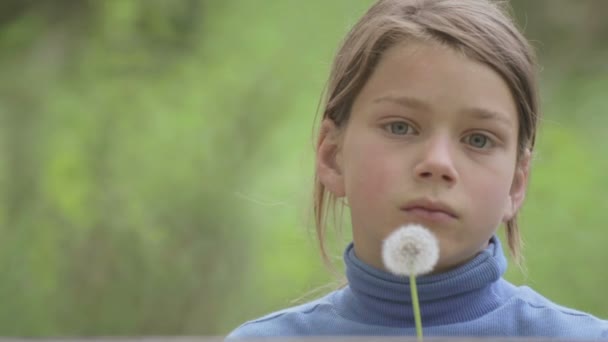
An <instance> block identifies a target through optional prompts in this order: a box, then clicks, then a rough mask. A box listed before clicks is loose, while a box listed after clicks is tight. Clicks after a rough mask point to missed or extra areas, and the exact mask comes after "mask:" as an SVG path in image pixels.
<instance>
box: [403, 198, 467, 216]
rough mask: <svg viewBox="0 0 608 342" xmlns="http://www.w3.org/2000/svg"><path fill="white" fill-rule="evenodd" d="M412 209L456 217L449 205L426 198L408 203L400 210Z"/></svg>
mask: <svg viewBox="0 0 608 342" xmlns="http://www.w3.org/2000/svg"><path fill="white" fill-rule="evenodd" d="M412 209H424V210H428V211H439V212H443V213H445V214H448V215H450V216H452V217H455V218H456V217H458V215H456V212H455V211H454V209H452V208H451V207H450V206H449V205H447V204H445V203H443V202H441V201H437V200H432V199H428V198H423V199H416V200H413V201H410V202H408V203H407V204H406V205H404V206H403V207H401V210H412Z"/></svg>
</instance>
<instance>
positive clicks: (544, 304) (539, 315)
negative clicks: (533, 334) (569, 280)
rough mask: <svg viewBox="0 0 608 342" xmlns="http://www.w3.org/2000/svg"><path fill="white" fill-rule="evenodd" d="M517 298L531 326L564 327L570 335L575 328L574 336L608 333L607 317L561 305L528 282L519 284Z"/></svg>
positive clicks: (520, 312)
mask: <svg viewBox="0 0 608 342" xmlns="http://www.w3.org/2000/svg"><path fill="white" fill-rule="evenodd" d="M516 300H517V301H518V302H519V303H520V310H519V317H520V322H522V324H524V325H528V328H529V329H534V326H542V327H543V329H547V328H549V329H553V330H554V331H563V332H564V333H563V334H561V335H562V336H566V337H567V336H568V335H569V334H570V333H573V334H574V332H577V333H576V334H574V335H575V336H573V337H578V338H580V337H585V338H598V337H602V338H605V337H608V321H607V320H604V319H600V318H598V317H596V316H594V315H592V314H589V313H586V312H583V311H580V310H576V309H573V308H569V307H566V306H562V305H559V304H557V303H555V302H553V301H551V300H549V299H548V298H546V297H544V296H543V295H541V294H539V293H538V292H536V291H534V290H533V289H531V288H529V287H527V286H521V287H519V288H518V291H517V295H516ZM539 322H542V323H541V324H538V323H539Z"/></svg>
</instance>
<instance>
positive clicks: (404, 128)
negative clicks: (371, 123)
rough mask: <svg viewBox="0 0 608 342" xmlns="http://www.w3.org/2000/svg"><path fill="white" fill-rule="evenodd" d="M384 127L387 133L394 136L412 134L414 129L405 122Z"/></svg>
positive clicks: (397, 122) (392, 123)
mask: <svg viewBox="0 0 608 342" xmlns="http://www.w3.org/2000/svg"><path fill="white" fill-rule="evenodd" d="M384 127H385V129H386V130H387V131H389V132H390V133H392V134H395V135H406V134H413V133H414V128H413V127H412V126H411V125H410V124H408V123H407V122H403V121H396V122H391V123H388V124H386V125H385V126H384Z"/></svg>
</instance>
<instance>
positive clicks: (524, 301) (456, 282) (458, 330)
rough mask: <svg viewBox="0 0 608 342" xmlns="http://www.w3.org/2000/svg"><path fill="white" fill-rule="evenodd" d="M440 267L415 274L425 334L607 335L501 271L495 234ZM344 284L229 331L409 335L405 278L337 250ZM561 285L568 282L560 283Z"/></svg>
mask: <svg viewBox="0 0 608 342" xmlns="http://www.w3.org/2000/svg"><path fill="white" fill-rule="evenodd" d="M491 242H492V243H490V245H489V247H488V248H487V249H486V250H485V251H483V252H481V253H480V254H479V255H477V256H476V257H475V258H474V259H473V260H471V261H470V262H468V263H467V264H465V265H462V266H460V267H459V268H457V269H454V270H451V271H448V272H446V273H442V274H437V275H429V276H421V277H418V279H417V284H418V295H419V298H420V310H421V314H422V326H423V331H424V335H425V336H469V337H470V336H522V337H523V336H526V337H559V338H571V339H605V340H608V321H605V320H601V319H598V318H596V317H594V316H591V315H589V314H586V313H583V312H580V311H576V310H572V309H568V308H565V307H562V306H559V305H557V304H555V303H553V302H551V301H549V300H548V299H546V298H544V297H543V296H541V295H540V294H538V293H536V292H535V291H533V290H532V289H530V288H528V287H525V286H522V287H516V286H514V285H512V284H510V283H509V282H507V281H506V280H504V279H503V278H502V275H503V273H504V272H505V270H506V267H507V261H506V259H505V256H504V254H503V251H502V248H501V244H500V241H499V240H498V239H497V238H496V237H494V238H493V239H492V241H491ZM344 260H345V263H346V276H347V278H348V283H349V285H348V286H346V287H344V288H342V289H339V290H337V291H334V292H331V293H329V294H328V295H326V296H324V297H322V298H320V299H317V300H314V301H312V302H309V303H306V304H303V305H299V306H295V307H292V308H288V309H285V310H281V311H278V312H275V313H272V314H269V315H266V316H264V317H261V318H259V319H256V320H253V321H250V322H247V323H245V324H243V325H241V326H240V327H238V328H237V329H235V330H234V331H233V332H232V333H231V334H230V335H228V339H232V338H245V337H270V336H338V335H341V336H346V335H350V336H354V335H367V336H370V335H371V336H396V335H410V336H413V335H416V331H415V327H414V318H413V314H412V306H411V298H410V289H409V281H408V279H407V278H404V277H398V276H394V275H392V274H390V273H387V272H384V271H381V270H379V269H376V268H373V267H371V266H369V265H367V264H365V263H363V262H362V261H361V260H359V259H358V258H357V257H356V256H355V253H354V249H353V245H352V244H350V245H349V246H348V247H347V248H346V251H345V253H344ZM564 286H567V284H565V285H564Z"/></svg>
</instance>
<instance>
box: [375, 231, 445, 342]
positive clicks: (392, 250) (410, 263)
mask: <svg viewBox="0 0 608 342" xmlns="http://www.w3.org/2000/svg"><path fill="white" fill-rule="evenodd" d="M438 259H439V243H438V242H437V239H436V238H435V236H434V235H433V234H432V233H431V232H430V231H429V230H428V229H426V228H424V227H423V226H421V225H415V224H413V225H407V226H404V227H401V228H399V229H397V230H395V231H394V232H393V233H391V235H389V236H388V237H387V238H386V240H384V243H383V245H382V260H383V261H384V266H385V267H386V268H387V269H388V270H389V271H390V272H391V273H393V274H396V275H400V276H409V279H410V291H411V295H412V305H413V310H414V321H415V323H416V336H417V337H418V340H420V341H421V340H422V322H421V318H420V305H419V303H418V290H417V288H416V275H419V274H425V273H428V272H430V271H432V270H433V268H434V267H435V264H436V263H437V260H438Z"/></svg>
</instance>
